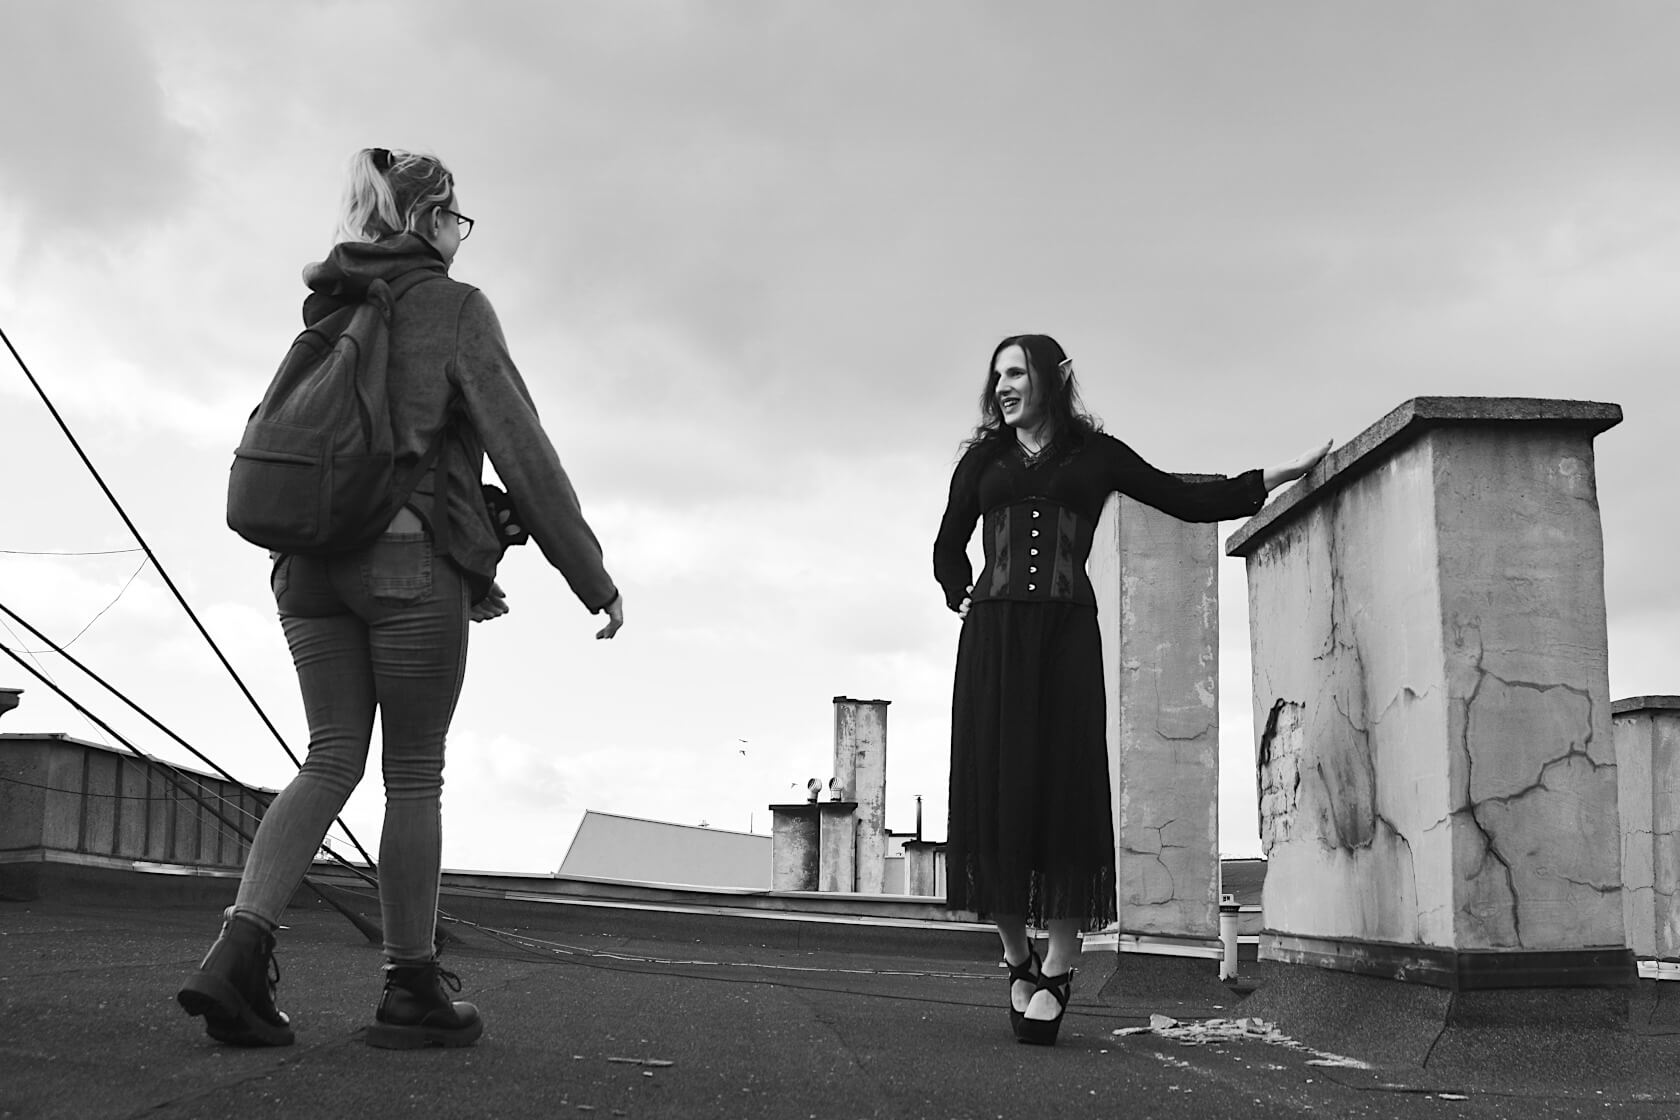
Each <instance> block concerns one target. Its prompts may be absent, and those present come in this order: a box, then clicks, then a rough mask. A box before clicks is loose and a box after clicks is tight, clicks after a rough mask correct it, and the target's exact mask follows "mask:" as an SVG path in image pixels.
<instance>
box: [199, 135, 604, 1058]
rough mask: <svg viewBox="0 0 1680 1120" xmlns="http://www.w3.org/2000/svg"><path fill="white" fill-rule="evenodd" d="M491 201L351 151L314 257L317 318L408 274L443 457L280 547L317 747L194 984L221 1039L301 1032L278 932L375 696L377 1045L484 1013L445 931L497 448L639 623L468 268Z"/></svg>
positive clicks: (533, 524)
mask: <svg viewBox="0 0 1680 1120" xmlns="http://www.w3.org/2000/svg"><path fill="white" fill-rule="evenodd" d="M471 230H472V219H470V218H468V217H467V216H466V215H465V214H463V213H462V211H461V203H460V199H459V197H458V195H457V194H456V189H455V179H454V176H453V175H451V174H450V172H449V169H448V168H446V167H445V166H444V165H443V164H442V163H441V162H439V161H438V160H437V159H434V158H433V157H431V156H427V155H420V154H416V153H412V152H402V151H392V150H388V149H385V148H369V149H364V150H362V151H360V152H358V153H357V154H356V155H355V157H354V158H353V159H352V161H351V167H350V174H349V181H348V183H347V185H346V189H345V194H344V203H343V207H342V212H341V215H340V225H339V230H338V235H337V244H335V245H334V247H333V249H332V252H330V253H329V254H328V255H327V259H326V260H325V261H322V262H321V263H319V264H313V265H310V266H309V267H308V268H306V269H305V270H304V281H305V283H306V284H307V286H308V288H309V295H308V296H307V298H306V299H305V300H304V305H303V318H304V322H305V323H306V324H311V323H315V322H318V321H319V320H321V319H323V318H324V317H326V316H327V315H328V314H330V313H331V312H333V311H335V310H337V309H339V308H341V307H343V306H344V305H346V304H349V303H356V302H359V301H360V300H361V299H362V298H363V296H364V294H365V293H366V291H367V289H368V286H369V284H370V283H372V282H373V281H374V280H384V281H385V282H386V283H387V284H390V285H392V286H393V287H395V286H397V284H398V282H399V281H400V282H402V285H403V286H404V287H405V288H406V291H405V294H403V295H401V297H400V298H399V299H398V300H397V302H396V305H395V310H394V313H393V317H392V320H391V343H390V357H389V382H390V386H389V391H390V410H391V419H392V425H393V429H394V431H393V435H394V437H395V442H396V448H397V467H398V469H399V470H402V469H404V468H406V467H408V466H410V465H412V464H415V463H418V462H420V461H421V459H422V457H423V456H425V455H426V453H427V452H428V450H429V449H430V448H432V446H433V445H434V443H435V442H436V441H437V440H438V439H439V438H440V437H441V439H442V444H441V450H440V451H439V452H438V453H437V457H436V460H435V464H434V466H432V467H431V468H430V469H429V470H428V471H427V472H426V473H425V475H424V476H423V478H422V480H421V482H420V483H419V485H418V487H417V488H416V490H415V492H414V495H413V497H412V498H411V499H410V500H409V502H408V504H407V506H406V507H405V508H404V509H403V510H401V511H400V512H399V513H398V514H397V515H396V517H395V518H394V519H393V520H392V521H391V522H390V524H389V525H388V526H386V529H385V532H384V534H383V535H381V536H380V537H379V538H378V539H377V540H376V541H375V542H374V543H373V544H371V545H369V546H367V547H365V548H361V549H357V550H355V551H352V552H347V553H341V554H337V555H331V556H314V555H310V556H304V555H297V556H287V555H280V556H277V557H276V558H275V563H274V570H273V577H272V588H273V592H274V596H275V601H276V604H277V606H278V608H279V614H280V624H281V627H282V628H283V629H284V631H285V635H286V641H287V643H288V645H289V646H290V647H291V651H292V659H293V661H294V663H295V664H296V667H297V674H298V684H299V686H300V689H301V691H302V695H303V704H304V709H305V712H306V714H307V716H308V721H309V754H308V757H307V759H306V760H305V762H304V764H303V768H302V769H301V770H300V771H299V773H298V775H297V777H295V778H294V779H293V780H292V782H291V784H289V785H288V786H287V787H286V789H285V790H284V791H283V792H282V793H281V794H280V795H279V796H278V797H277V798H275V800H274V803H273V804H272V805H270V806H269V808H268V812H267V813H266V815H265V816H264V817H263V821H262V825H261V827H260V828H259V829H258V830H257V835H256V838H255V839H254V841H253V842H252V845H251V852H250V856H249V858H248V859H247V861H246V865H245V873H244V876H243V878H242V880H241V882H240V886H239V894H238V898H237V900H236V901H235V903H234V905H233V906H232V907H231V908H230V909H229V910H228V912H227V913H226V914H225V915H224V919H225V920H224V923H223V926H222V932H221V935H220V936H219V937H218V938H217V939H216V942H215V944H214V945H213V946H211V948H210V951H209V954H208V955H207V956H206V957H205V958H204V962H203V963H202V964H201V965H200V967H199V969H198V971H197V972H195V973H194V974H193V975H192V976H191V977H189V978H188V979H187V981H186V983H185V984H184V985H183V986H182V988H181V990H180V992H179V994H178V997H177V998H178V999H179V1002H180V1003H181V1006H182V1007H183V1008H185V1009H186V1011H187V1012H188V1013H189V1014H191V1015H194V1016H200V1015H201V1016H203V1017H204V1020H205V1030H206V1031H207V1032H208V1033H209V1035H210V1036H211V1037H212V1038H215V1039H217V1040H219V1041H222V1042H227V1043H232V1044H235V1045H243V1046H286V1045H290V1044H291V1042H292V1041H293V1032H292V1027H291V1024H290V1021H289V1019H288V1018H287V1016H286V1015H285V1014H283V1013H282V1012H281V1011H280V1010H279V1009H278V1008H277V1007H276V1006H275V991H276V987H277V984H278V977H279V969H278V966H277V965H276V964H275V962H274V930H275V928H276V926H277V925H278V924H279V921H280V917H281V913H282V911H283V910H284V909H285V907H286V904H287V902H288V900H289V899H290V898H291V896H292V893H293V892H294V891H295V890H296V889H297V887H298V885H299V883H300V882H301V881H302V878H303V876H304V873H305V872H306V871H308V869H309V866H310V863H311V862H312V860H313V859H314V856H315V852H316V851H317V849H318V848H319V847H320V844H321V840H322V838H323V837H324V835H325V834H326V831H327V827H328V826H329V825H330V824H331V823H332V821H333V819H334V818H335V817H337V816H338V814H339V812H340V810H341V809H342V808H343V807H344V803H345V801H346V800H347V799H348V797H349V796H350V792H351V790H353V789H354V788H355V786H356V784H357V783H358V782H359V781H360V780H361V777H362V772H363V769H364V767H365V765H366V762H367V756H368V749H369V745H370V739H371V736H372V728H373V718H374V713H375V711H377V712H378V713H379V717H380V725H381V727H382V729H383V744H382V750H381V763H382V766H383V770H384V780H385V822H384V827H383V830H382V832H381V836H380V845H379V863H380V866H379V902H380V912H381V916H382V919H383V926H384V937H385V956H386V964H385V969H384V991H383V993H382V995H381V997H380V1000H379V1004H378V1007H377V1009H376V1011H375V1013H374V1021H373V1023H372V1024H371V1026H370V1027H369V1029H368V1033H367V1040H368V1042H369V1043H371V1044H372V1045H375V1046H381V1047H388V1048H405V1049H406V1048H413V1047H420V1046H428V1045H440V1046H467V1045H471V1044H472V1043H473V1042H474V1041H476V1040H477V1039H478V1037H479V1036H480V1034H481V1033H482V1032H483V1029H484V1026H483V1022H482V1020H481V1019H480V1017H479V1014H478V1010H477V1009H476V1008H475V1007H474V1006H473V1005H472V1004H471V1003H467V1002H465V1001H457V1000H452V999H451V998H450V992H449V990H446V986H447V988H448V989H454V990H457V991H458V990H459V989H460V981H459V979H457V978H456V977H455V976H454V975H453V974H451V973H449V972H446V971H444V970H443V969H441V968H439V967H438V962H437V957H436V954H435V951H434V948H433V941H432V938H433V930H434V928H435V922H436V914H437V897H438V874H439V864H440V858H441V856H440V853H441V849H442V831H441V824H440V812H439V806H440V800H441V791H442V787H443V759H444V744H445V739H446V737H447V734H448V730H449V723H450V719H451V717H452V716H453V714H454V710H455V702H456V699H457V698H458V697H459V696H460V691H461V680H462V675H463V673H464V671H465V669H466V660H467V623H468V621H469V620H470V619H482V618H489V617H494V616H495V615H497V614H500V613H502V612H504V611H505V610H506V605H505V602H504V600H503V597H502V595H501V591H500V588H498V587H497V586H496V584H495V574H496V563H497V561H498V560H499V559H500V556H501V553H502V541H501V539H500V538H499V536H498V527H497V526H496V525H494V524H493V523H492V521H491V518H490V515H489V513H488V512H487V511H486V508H485V504H484V500H483V496H482V494H481V490H480V476H481V474H482V471H483V465H484V459H485V457H486V455H488V456H489V459H490V461H491V462H492V463H493V464H494V465H495V468H496V473H497V474H498V475H500V476H501V479H502V481H503V482H504V483H505V484H506V486H507V489H508V491H509V493H510V495H511V497H512V499H513V502H514V504H515V506H516V507H517V508H518V510H519V512H520V518H519V521H520V523H521V524H522V525H523V527H524V528H525V529H527V530H529V532H530V535H531V538H532V539H533V540H535V541H536V542H537V544H538V545H539V546H540V547H541V549H542V551H543V554H544V555H545V556H546V557H547V558H548V560H549V561H550V563H552V564H553V566H554V567H555V568H557V569H558V570H559V571H560V573H561V574H562V575H563V576H565V578H566V581H567V582H568V583H569V584H570V585H571V588H572V591H573V592H574V593H575V594H576V595H577V597H578V599H579V600H581V601H582V603H583V605H584V606H585V607H587V608H588V609H589V611H590V612H591V613H599V612H602V611H605V612H606V614H607V619H608V621H607V624H606V626H605V627H603V628H602V629H601V630H600V631H599V632H598V633H597V634H596V637H598V638H611V637H613V635H614V634H616V633H617V632H618V629H619V627H621V626H622V625H623V624H624V600H623V597H622V596H621V595H620V594H619V592H618V590H617V588H616V587H615V586H614V584H613V580H612V578H611V577H610V576H609V575H608V574H607V569H606V566H605V564H604V563H603V560H602V553H601V547H600V545H599V543H597V541H596V539H595V535H594V533H593V532H591V531H590V528H589V525H588V523H587V522H586V521H585V520H584V517H583V512H582V510H581V508H580V507H579V504H578V499H577V495H576V494H575V493H574V492H573V489H572V485H571V482H570V481H569V480H568V479H567V477H566V472H565V470H564V469H563V468H562V467H561V465H560V458H559V456H558V455H557V454H556V453H555V450H554V445H553V444H552V443H551V442H550V441H549V438H548V436H547V435H546V434H545V433H544V432H543V429H542V426H541V425H540V424H539V423H538V420H537V412H536V408H535V406H534V405H533V403H532V400H531V395H530V393H529V391H528V390H527V389H526V387H525V383H524V381H523V380H522V379H521V378H520V375H519V371H518V369H516V368H515V366H514V364H513V360H512V359H511V358H510V357H509V355H508V348H507V343H506V341H505V340H504V338H503V337H502V329H501V326H500V324H499V323H498V322H497V320H496V313H495V312H494V311H493V310H492V309H491V307H490V302H489V300H487V299H486V298H485V296H484V293H483V292H481V291H479V290H478V289H477V288H474V287H472V286H471V285H469V284H464V283H461V282H460V281H458V280H455V279H453V278H451V277H450V275H449V270H450V266H451V265H452V264H453V263H454V261H455V256H456V253H457V252H458V251H459V249H460V247H461V243H462V242H463V241H464V240H465V239H466V237H467V235H468V234H469V233H470V232H471Z"/></svg>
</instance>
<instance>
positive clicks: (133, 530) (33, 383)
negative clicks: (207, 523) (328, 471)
mask: <svg viewBox="0 0 1680 1120" xmlns="http://www.w3.org/2000/svg"><path fill="white" fill-rule="evenodd" d="M0 342H4V343H5V344H6V349H7V350H9V351H11V355H12V359H13V360H14V361H16V362H17V365H18V368H19V369H20V370H22V371H23V376H24V377H26V378H28V379H29V384H30V387H31V388H33V389H34V390H35V395H36V396H38V397H40V398H41V403H42V404H44V405H46V407H47V411H48V412H49V413H51V414H52V418H53V421H54V422H55V423H57V424H58V429H59V431H61V432H63V433H64V438H65V439H67V440H69V441H70V446H71V447H72V448H74V449H75V452H76V455H77V456H78V457H79V458H80V459H81V460H82V465H83V466H85V467H86V468H87V469H88V473H89V474H91V475H93V480H94V481H95V482H97V483H98V484H99V489H100V490H101V491H103V492H104V494H105V498H106V500H107V501H109V502H110V503H111V508H112V509H114V510H116V511H117V516H118V517H120V518H122V522H123V524H124V525H125V526H127V527H128V531H129V533H130V534H132V535H133V537H134V540H135V543H137V544H138V545H139V546H140V547H141V549H143V550H144V551H145V553H146V558H147V559H148V560H150V561H151V563H152V567H154V568H156V569H157V574H158V575H159V576H160V577H162V579H163V582H164V583H165V584H166V585H167V586H168V587H169V590H170V593H171V594H173V595H174V596H175V601H176V602H178V603H180V604H181V609H182V610H184V611H186V612H187V617H188V618H190V619H191V620H192V623H193V625H194V626H195V627H197V629H198V632H199V634H200V635H201V636H202V637H203V638H204V640H205V642H207V643H208V644H209V646H210V649H211V650H212V651H213V652H214V653H215V655H216V659H217V660H218V661H220V662H221V663H222V668H224V669H226V670H227V672H228V675H229V676H230V677H232V678H233V682H234V684H236V685H238V686H239V691H240V692H241V693H243V694H244V696H245V699H246V700H247V701H249V702H250V704H251V708H252V710H254V711H255V712H256V713H257V716H258V718H260V719H261V720H262V722H263V724H264V726H266V727H267V728H268V730H269V732H270V733H271V734H272V735H273V736H274V741H275V742H276V743H279V744H280V749H281V750H283V751H285V752H286V757H287V758H289V759H291V760H292V764H293V765H295V766H296V767H297V768H298V769H300V770H301V769H303V762H302V760H301V759H299V758H298V756H297V755H296V754H295V753H294V752H293V751H292V748H291V747H290V746H288V745H287V743H286V740H285V737H284V736H282V735H281V734H280V729H279V728H278V727H276V726H275V725H274V721H273V720H271V719H269V718H268V712H267V711H265V710H264V709H263V706H262V705H261V704H259V703H258V702H257V698H256V696H255V695H254V694H252V692H251V690H250V689H249V688H248V687H246V685H245V680H244V678H243V677H241V676H240V675H239V672H238V670H236V669H235V668H234V667H233V663H232V662H231V661H229V660H228V659H227V655H226V654H224V653H223V652H222V647H221V646H219V645H217V644H216V639H215V638H213V637H211V636H210V631H209V630H208V629H206V628H205V626H204V623H203V622H201V621H199V617H198V613H197V612H196V611H194V610H193V609H192V605H191V604H190V603H188V602H187V599H186V596H185V595H183V594H181V589H180V588H178V587H176V586H175V581H174V580H173V579H171V578H170V575H169V573H168V572H167V571H166V570H165V569H164V566H163V564H162V563H161V562H160V561H159V560H158V558H157V553H155V552H153V551H152V546H151V545H150V544H148V543H146V538H145V536H144V535H142V534H141V532H140V527H139V526H137V525H135V524H134V520H133V519H132V518H131V517H129V516H128V511H127V510H126V509H124V508H123V504H122V503H121V502H119V501H118V500H117V496H116V495H115V494H114V493H112V492H111V488H110V487H109V486H107V485H106V484H105V478H104V476H103V475H101V474H100V473H99V469H98V468H97V467H95V466H94V465H93V460H92V459H90V458H88V455H87V452H86V451H83V450H82V445H81V442H80V441H79V440H77V439H76V436H75V433H73V432H72V431H71V430H70V425H68V424H66V423H65V422H64V417H63V416H61V415H59V412H58V408H57V407H56V406H55V405H54V404H53V403H52V399H51V398H50V397H48V396H47V391H46V390H45V389H43V388H42V387H41V383H40V382H39V381H37V380H36V379H35V374H34V373H32V372H31V371H30V369H29V363H27V362H25V361H24V360H23V355H22V354H19V353H18V350H17V347H16V346H13V345H12V340H11V338H10V337H9V336H7V334H6V331H5V329H4V328H0ZM338 826H339V828H341V829H343V830H344V835H345V836H347V837H349V839H350V843H351V844H353V845H355V848H356V851H358V852H360V853H361V856H362V858H363V859H365V860H367V863H368V866H369V867H373V866H375V865H374V862H373V857H372V856H370V855H368V853H367V849H366V848H363V847H362V843H361V841H360V840H357V839H356V835H355V833H353V832H351V831H350V828H349V826H348V825H346V824H345V823H344V819H343V818H342V817H340V818H339V819H338Z"/></svg>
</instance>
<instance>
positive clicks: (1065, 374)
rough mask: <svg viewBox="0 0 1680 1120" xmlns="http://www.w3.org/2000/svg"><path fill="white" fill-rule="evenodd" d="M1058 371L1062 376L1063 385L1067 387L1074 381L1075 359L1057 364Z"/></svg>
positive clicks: (1068, 359) (1067, 359) (1063, 360)
mask: <svg viewBox="0 0 1680 1120" xmlns="http://www.w3.org/2000/svg"><path fill="white" fill-rule="evenodd" d="M1056 369H1057V370H1058V371H1060V373H1061V375H1062V384H1063V385H1066V384H1067V383H1068V382H1069V381H1071V380H1073V359H1072V358H1063V359H1062V360H1061V361H1059V362H1057V363H1056Z"/></svg>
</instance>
